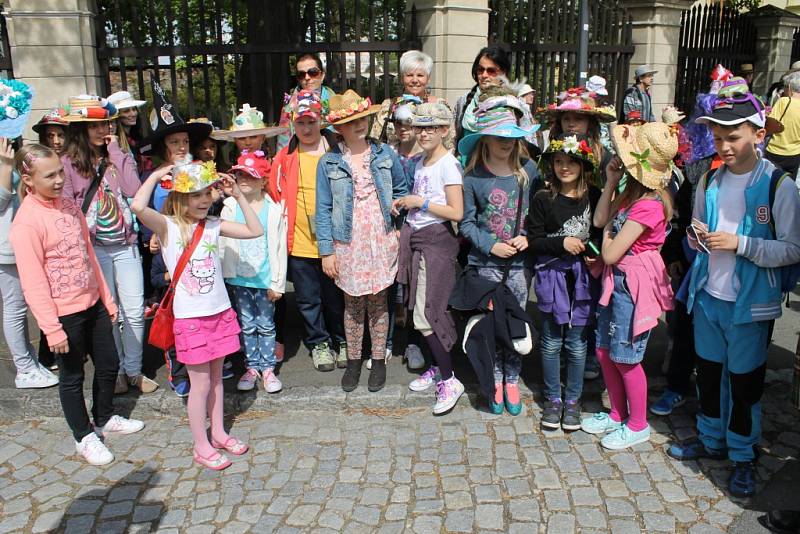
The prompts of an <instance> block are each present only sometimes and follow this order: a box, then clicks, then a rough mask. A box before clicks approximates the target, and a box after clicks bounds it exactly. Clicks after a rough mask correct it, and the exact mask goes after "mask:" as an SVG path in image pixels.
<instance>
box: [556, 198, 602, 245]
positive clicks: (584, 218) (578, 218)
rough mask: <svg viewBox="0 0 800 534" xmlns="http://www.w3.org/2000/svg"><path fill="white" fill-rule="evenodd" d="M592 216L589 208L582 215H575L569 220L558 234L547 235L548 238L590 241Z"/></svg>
mask: <svg viewBox="0 0 800 534" xmlns="http://www.w3.org/2000/svg"><path fill="white" fill-rule="evenodd" d="M590 220H591V215H590V212H589V206H588V205H587V206H586V209H585V210H584V212H583V213H582V214H581V215H573V216H572V217H570V218H569V219H567V220H566V221H565V222H564V224H563V225H562V226H561V228H560V229H559V230H558V231H557V232H553V233H551V234H547V237H577V238H578V239H580V240H581V241H587V240H588V239H589V229H590V223H589V221H590Z"/></svg>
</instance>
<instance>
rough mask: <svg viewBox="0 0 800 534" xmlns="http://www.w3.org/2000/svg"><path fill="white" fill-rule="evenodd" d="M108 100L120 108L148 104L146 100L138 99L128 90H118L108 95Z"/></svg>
mask: <svg viewBox="0 0 800 534" xmlns="http://www.w3.org/2000/svg"><path fill="white" fill-rule="evenodd" d="M107 100H108V101H109V102H111V103H112V104H114V107H115V108H117V109H118V110H123V109H129V108H138V107H141V106H144V105H145V104H147V101H146V100H136V99H135V98H133V97H132V96H131V94H130V93H129V92H128V91H117V92H116V93H111V94H110V95H108V98H107Z"/></svg>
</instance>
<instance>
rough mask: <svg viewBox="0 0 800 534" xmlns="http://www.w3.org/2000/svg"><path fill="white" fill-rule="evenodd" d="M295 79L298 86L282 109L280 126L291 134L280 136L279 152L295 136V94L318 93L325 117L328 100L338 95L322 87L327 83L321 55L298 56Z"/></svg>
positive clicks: (328, 88) (286, 99)
mask: <svg viewBox="0 0 800 534" xmlns="http://www.w3.org/2000/svg"><path fill="white" fill-rule="evenodd" d="M295 79H296V80H297V86H296V87H295V88H294V89H292V91H291V92H290V93H289V94H288V95H286V98H285V99H284V105H283V108H282V109H281V118H280V122H279V123H278V124H279V126H283V127H285V128H289V132H288V133H285V134H281V135H279V136H278V148H277V151H278V152H280V150H281V149H282V148H283V147H285V146H286V145H288V144H289V140H290V139H291V138H292V136H293V135H294V124H293V123H292V105H291V101H292V97H293V96H294V94H295V93H296V92H298V91H301V90H303V89H305V90H307V91H314V92H315V93H317V94H318V95H319V99H320V101H322V115H323V116H325V115H326V114H327V113H328V100H329V99H330V97H331V96H332V95H335V94H336V92H335V91H334V90H333V89H331V88H330V87H328V86H326V85H322V82H324V81H325V67H323V66H322V60H321V59H320V57H319V54H314V53H310V52H307V53H305V54H301V55H300V56H298V58H297V66H296V67H295Z"/></svg>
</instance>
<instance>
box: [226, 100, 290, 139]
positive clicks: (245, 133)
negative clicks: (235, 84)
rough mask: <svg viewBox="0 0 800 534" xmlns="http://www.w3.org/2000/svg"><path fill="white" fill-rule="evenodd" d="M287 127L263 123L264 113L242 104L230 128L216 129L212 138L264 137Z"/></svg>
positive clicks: (272, 135) (285, 129) (278, 132)
mask: <svg viewBox="0 0 800 534" xmlns="http://www.w3.org/2000/svg"><path fill="white" fill-rule="evenodd" d="M288 131H289V128H286V127H283V126H267V125H266V124H265V123H264V114H263V113H261V112H260V111H259V110H258V108H254V107H250V104H244V105H243V106H242V108H241V109H240V110H239V114H238V115H236V116H235V117H233V121H232V124H231V127H230V129H228V130H217V131H215V132H214V133H213V135H212V137H213V138H214V139H221V140H224V141H233V140H234V139H238V138H240V137H250V136H251V135H263V136H265V137H266V138H270V137H277V136H279V135H281V134H284V133H287V132H288Z"/></svg>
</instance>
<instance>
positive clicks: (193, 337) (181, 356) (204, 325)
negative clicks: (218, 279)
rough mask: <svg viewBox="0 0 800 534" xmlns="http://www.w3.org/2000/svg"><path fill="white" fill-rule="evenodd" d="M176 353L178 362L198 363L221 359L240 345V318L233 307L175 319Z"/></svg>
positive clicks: (236, 349) (173, 328)
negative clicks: (208, 313)
mask: <svg viewBox="0 0 800 534" xmlns="http://www.w3.org/2000/svg"><path fill="white" fill-rule="evenodd" d="M172 331H173V332H174V333H175V353H176V354H177V357H178V361H179V362H181V363H183V364H187V365H198V364H201V363H206V362H210V361H212V360H216V359H217V358H224V357H225V356H227V355H229V354H233V353H234V352H236V351H238V350H239V348H240V344H239V333H240V332H241V331H242V329H241V328H239V321H238V318H237V317H236V312H235V311H233V308H228V309H227V310H225V311H221V312H219V313H215V314H214V315H209V316H208V317H193V318H190V319H178V318H176V319H175V322H174V323H173V326H172Z"/></svg>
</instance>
